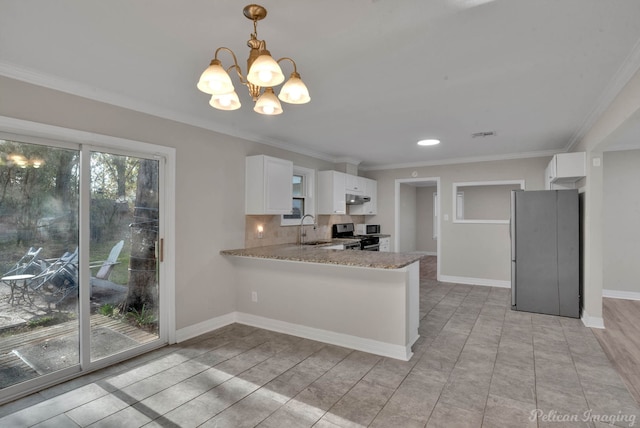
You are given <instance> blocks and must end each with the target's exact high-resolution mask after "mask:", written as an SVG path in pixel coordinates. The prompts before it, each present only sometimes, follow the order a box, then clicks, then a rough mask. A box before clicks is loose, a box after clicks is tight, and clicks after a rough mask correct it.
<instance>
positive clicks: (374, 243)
mask: <svg viewBox="0 0 640 428" xmlns="http://www.w3.org/2000/svg"><path fill="white" fill-rule="evenodd" d="M360 249H361V250H364V251H380V238H378V237H377V236H375V237H373V236H372V237H367V238H363V239H361V240H360Z"/></svg>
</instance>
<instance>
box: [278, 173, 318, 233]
mask: <svg viewBox="0 0 640 428" xmlns="http://www.w3.org/2000/svg"><path fill="white" fill-rule="evenodd" d="M293 175H301V176H302V177H303V179H302V183H303V187H304V195H302V198H304V213H302V215H303V216H304V215H306V214H311V215H313V216H314V217H315V215H316V204H315V188H316V187H315V186H316V180H315V178H316V170H315V169H311V168H305V167H302V166H297V165H294V166H293ZM292 178H293V177H292ZM291 185H293V183H292V184H291ZM295 198H300V196H295ZM292 199H293V197H292ZM314 223H315V220H314V219H313V218H311V217H307V218H305V219H304V224H314ZM280 226H300V219H295V218H284V216H283V215H281V216H280Z"/></svg>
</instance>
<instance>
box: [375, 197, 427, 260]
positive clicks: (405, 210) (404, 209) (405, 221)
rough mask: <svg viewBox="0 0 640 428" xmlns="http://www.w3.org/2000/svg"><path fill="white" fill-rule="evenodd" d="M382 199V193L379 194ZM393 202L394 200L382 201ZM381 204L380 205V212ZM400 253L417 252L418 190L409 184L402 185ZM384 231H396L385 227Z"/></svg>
mask: <svg viewBox="0 0 640 428" xmlns="http://www.w3.org/2000/svg"><path fill="white" fill-rule="evenodd" d="M378 199H380V193H378ZM382 200H383V201H392V200H393V199H386V198H385V199H382ZM379 209H380V204H378V210H379ZM400 224H401V225H402V227H401V228H400V248H399V249H398V251H400V252H413V251H416V235H417V229H418V224H417V217H416V188H415V187H414V186H410V185H408V184H401V185H400ZM382 230H394V229H393V227H391V228H386V227H383V228H382Z"/></svg>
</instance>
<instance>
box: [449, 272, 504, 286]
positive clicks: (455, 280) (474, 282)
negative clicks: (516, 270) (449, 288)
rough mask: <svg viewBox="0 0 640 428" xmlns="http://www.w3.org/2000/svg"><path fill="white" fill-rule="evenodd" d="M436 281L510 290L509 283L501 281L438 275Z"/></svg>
mask: <svg viewBox="0 0 640 428" xmlns="http://www.w3.org/2000/svg"><path fill="white" fill-rule="evenodd" d="M438 281H440V282H453V283H456V284H468V285H484V286H487V287H500V288H511V281H503V280H500V279H484V278H470V277H467V276H451V275H440V276H439V277H438Z"/></svg>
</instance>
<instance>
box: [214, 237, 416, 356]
mask: <svg viewBox="0 0 640 428" xmlns="http://www.w3.org/2000/svg"><path fill="white" fill-rule="evenodd" d="M220 254H222V255H225V256H231V257H229V261H230V263H232V264H233V266H234V267H235V271H236V275H237V277H236V279H237V281H236V284H237V286H238V287H239V288H240V289H239V290H238V293H237V296H238V300H237V311H238V322H241V323H244V324H248V325H255V326H258V327H261V328H266V329H270V330H274V331H279V332H283V333H287V334H292V335H296V336H300V337H306V338H309V339H313V340H319V341H323V342H327V343H332V344H336V345H340V346H345V347H349V348H353V349H358V350H361V351H365V352H371V353H374V354H378V355H383V356H387V357H391V358H397V359H401V360H408V359H409V358H411V355H412V351H411V346H412V345H413V344H414V343H415V341H416V340H417V339H418V323H419V260H420V259H421V258H422V256H420V255H416V254H403V253H381V252H370V251H345V250H333V249H324V248H322V246H300V245H295V244H284V245H273V246H265V247H258V248H245V249H237V250H223V251H221V252H220Z"/></svg>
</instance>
